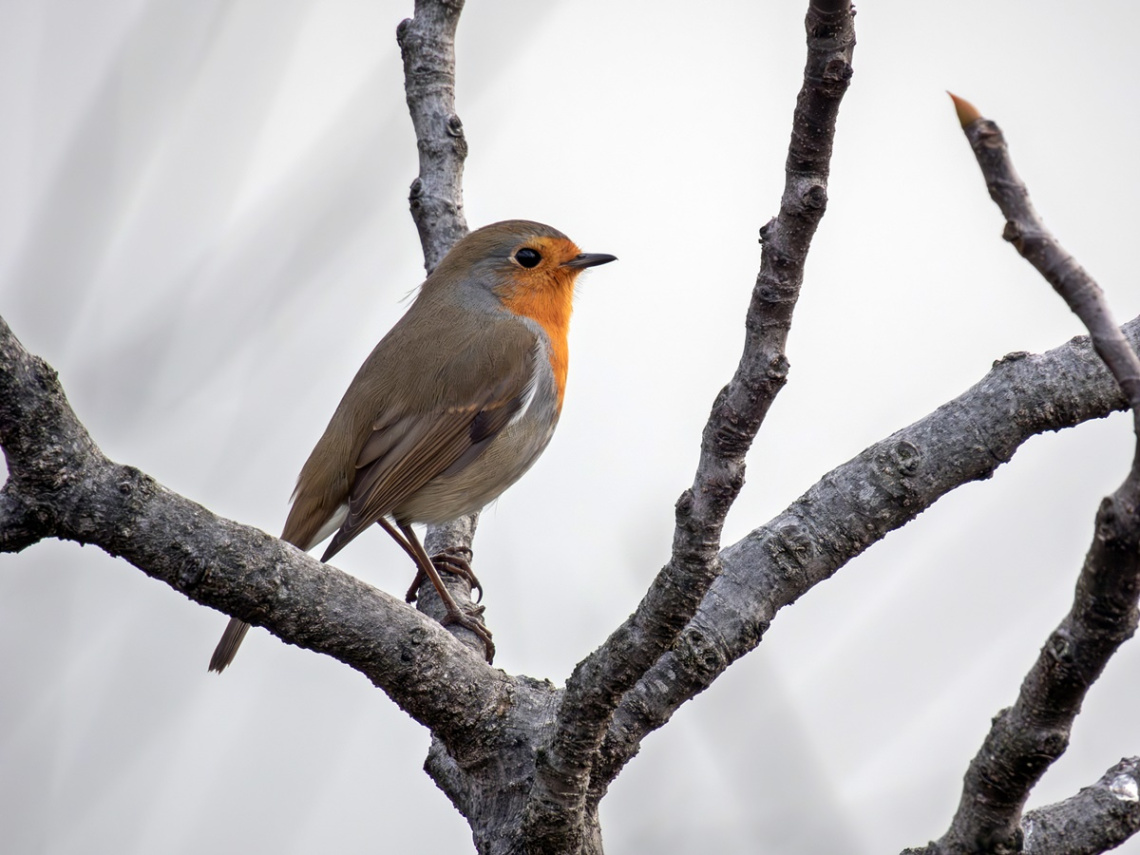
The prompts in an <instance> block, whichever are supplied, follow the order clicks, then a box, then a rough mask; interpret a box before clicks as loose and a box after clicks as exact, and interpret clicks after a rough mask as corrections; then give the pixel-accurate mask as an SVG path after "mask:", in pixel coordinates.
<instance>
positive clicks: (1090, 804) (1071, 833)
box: [1021, 757, 1140, 855]
mask: <svg viewBox="0 0 1140 855" xmlns="http://www.w3.org/2000/svg"><path fill="white" fill-rule="evenodd" d="M1138 781H1140V757H1126V758H1124V759H1123V760H1121V761H1120V762H1119V763H1117V764H1116V765H1115V766H1113V767H1112V768H1111V769H1109V770H1108V771H1107V772H1105V773H1104V776H1103V777H1102V778H1101V779H1100V780H1099V781H1097V782H1096V783H1095V784H1093V785H1092V786H1091V787H1085V788H1084V789H1082V790H1081V791H1080V792H1079V793H1077V794H1076V795H1075V796H1073V797H1072V798H1069V799H1065V800H1064V801H1063V802H1057V803H1056V804H1052V805H1049V806H1047V807H1043V808H1038V809H1037V810H1031V811H1029V812H1028V813H1026V814H1025V816H1024V817H1023V818H1022V820H1021V828H1022V832H1023V836H1024V839H1025V849H1024V850H1023V851H1024V852H1025V855H1096V853H1099V852H1107V851H1108V850H1110V849H1115V848H1116V847H1117V846H1119V845H1120V844H1122V843H1123V842H1124V841H1126V840H1127V839H1128V838H1130V837H1131V836H1132V835H1134V834H1135V833H1136V832H1137V831H1140V790H1138Z"/></svg>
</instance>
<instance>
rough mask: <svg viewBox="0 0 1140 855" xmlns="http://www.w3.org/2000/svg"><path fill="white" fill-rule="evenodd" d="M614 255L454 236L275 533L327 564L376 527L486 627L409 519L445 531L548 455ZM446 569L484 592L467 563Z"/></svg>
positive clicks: (337, 419)
mask: <svg viewBox="0 0 1140 855" xmlns="http://www.w3.org/2000/svg"><path fill="white" fill-rule="evenodd" d="M614 260H615V258H614V256H612V255H601V254H591V253H584V252H581V251H580V250H579V249H578V247H577V246H576V245H575V244H574V242H573V241H571V240H570V239H569V238H567V237H566V235H564V234H562V233H561V232H560V231H558V230H557V229H553V228H551V227H550V226H544V225H542V224H541V223H534V222H529V221H527V220H506V221H504V222H501V223H495V224H493V225H490V226H486V227H485V228H481V229H479V230H478V231H474V232H472V233H471V234H469V235H467V236H466V237H465V238H463V239H462V240H461V241H459V242H458V243H457V244H456V245H455V246H454V247H453V248H452V250H451V252H449V253H448V254H447V256H446V257H445V258H444V259H443V261H441V262H440V263H439V266H438V267H436V269H435V270H434V271H433V272H432V273H431V275H430V276H428V278H427V279H426V280H425V281H424V283H423V285H422V286H421V287H420V290H419V294H418V295H417V296H416V299H415V301H414V302H413V303H412V305H411V307H410V308H409V309H408V311H407V313H406V314H405V315H404V316H403V317H402V318H400V320H399V321H398V322H397V323H396V325H395V326H394V327H392V329H391V330H390V331H389V333H388V334H387V335H386V336H384V338H383V339H381V340H380V343H379V344H377V345H376V347H375V348H374V349H373V351H372V353H371V354H370V355H369V356H368V358H367V359H366V360H365V361H364V364H363V365H362V366H361V367H360V370H359V371H357V373H356V377H354V378H353V380H352V383H351V384H349V387H348V391H347V392H345V393H344V397H343V398H342V399H341V402H340V404H339V405H338V406H337V408H336V412H334V413H333V416H332V419H331V420H330V421H329V424H328V427H327V428H325V432H324V435H323V436H321V438H320V440H319V441H318V442H317V445H316V447H315V448H314V449H313V452H312V454H310V455H309V459H308V460H307V461H306V462H305V465H304V466H303V467H302V469H301V474H300V476H299V477H298V479H297V488H296V489H295V490H294V491H293V505H292V508H291V509H290V511H289V516H288V518H287V519H286V520H285V529H284V531H282V533H281V539H282V540H286V541H288V542H289V543H292V544H293V545H295V546H297V547H299V548H301V549H303V550H306V551H308V550H310V549H312V548H313V547H314V546H316V545H317V544H318V543H320V542H321V541H323V540H324V539H325V538H327V537H329V536H330V535H332V540H331V541H330V543H329V545H328V548H327V549H326V550H325V552H324V555H323V556H322V557H321V560H322V561H328V560H329V559H330V558H332V557H333V556H334V555H336V553H337V552H339V551H340V550H341V549H343V548H344V546H345V545H346V544H347V543H348V542H349V541H351V540H352V539H353V538H354V537H356V536H357V535H358V534H360V533H361V532H362V531H364V530H365V529H366V528H368V527H369V526H371V525H372V524H373V523H378V524H379V525H380V526H381V527H383V528H384V530H385V531H387V532H388V533H389V534H390V535H391V536H392V537H393V538H395V539H396V541H397V542H398V543H399V544H400V545H401V546H402V547H403V548H404V550H405V551H406V552H407V553H408V554H409V555H410V556H412V558H413V560H414V561H415V562H416V565H417V568H418V569H417V574H416V583H413V589H412V590H411V591H409V592H408V594H409V599H413V598H414V591H415V590H416V589H417V588H418V582H419V581H421V580H422V578H423V576H427V578H428V579H430V580H431V582H432V584H433V585H434V586H435V589H436V590H437V591H438V592H439V595H440V598H441V599H442V600H443V603H444V605H445V607H446V608H447V617H446V618H445V619H444V622H445V623H458V624H460V625H462V626H465V627H467V628H469V629H471V630H472V631H473V632H475V634H476V635H478V636H479V638H480V639H482V641H483V644H484V648H485V652H486V655H487V660H488V661H490V660H491V657H492V656H493V653H494V645H493V644H492V643H491V633H490V632H489V631H488V630H487V628H486V627H485V626H484V625H483V624H482V622H480V621H477V620H475V619H474V617H473V615H471V614H468V613H466V612H464V611H463V610H461V609H460V608H459V606H458V605H457V604H456V602H455V600H454V599H453V598H452V596H451V594H450V593H449V592H448V590H447V588H445V587H444V585H443V583H442V581H441V580H440V577H439V573H438V572H437V568H436V566H435V563H433V560H432V559H430V558H428V556H427V553H426V552H425V551H424V548H423V546H422V545H421V544H420V541H419V539H418V538H417V537H416V535H415V533H414V532H413V530H412V523H429V524H441V523H446V522H450V521H451V520H455V519H458V518H459V517H461V516H464V515H465V514H469V513H472V512H474V511H477V510H479V509H480V508H482V507H483V506H484V505H486V504H487V503H488V502H491V501H493V500H494V499H496V498H498V496H499V494H501V493H502V492H503V491H504V490H506V489H507V487H509V486H511V484H513V483H514V482H515V481H517V480H518V479H519V477H520V476H521V475H522V474H523V473H524V472H526V470H527V469H529V468H530V466H531V464H532V463H534V461H535V460H536V459H537V458H538V456H539V455H540V454H541V453H542V452H543V450H544V449H545V448H546V445H547V443H548V442H550V437H551V435H552V434H553V433H554V427H555V425H556V424H557V423H558V417H559V415H560V413H561V411H562V398H563V394H564V392H565V389H566V370H567V366H568V361H569V349H568V345H567V338H566V334H567V331H568V329H569V326H570V310H571V304H572V299H573V295H574V282H575V280H576V279H577V278H578V274H580V273H581V272H582V271H583V270H584V269H585V268H587V267H594V266H595V265H598V264H606V263H608V262H610V261H614ZM435 561H436V563H438V564H439V565H440V567H441V568H442V569H445V570H448V571H450V572H453V573H459V574H460V575H465V576H467V577H468V578H469V580H470V581H472V583H473V585H475V586H478V581H477V580H476V579H475V578H474V576H473V574H471V571H470V568H469V567H467V566H466V562H464V561H462V560H457V559H455V558H453V557H452V558H448V557H446V556H440V557H437V558H436V559H435ZM248 629H249V624H247V623H245V622H244V621H242V620H239V619H237V618H233V619H231V620H230V623H229V625H228V626H227V627H226V631H225V633H224V634H223V635H222V640H221V641H220V642H218V647H217V649H216V650H215V651H214V656H213V658H212V659H211V660H210V670H211V671H218V672H220V671H221V670H222V669H223V668H225V667H226V666H227V665H228V664H229V663H230V662H231V661H232V660H233V658H234V654H236V653H237V649H238V646H239V645H240V644H241V641H242V639H243V638H244V637H245V633H246V631H247V630H248Z"/></svg>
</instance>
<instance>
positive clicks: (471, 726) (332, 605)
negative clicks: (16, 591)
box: [0, 318, 511, 746]
mask: <svg viewBox="0 0 1140 855" xmlns="http://www.w3.org/2000/svg"><path fill="white" fill-rule="evenodd" d="M0 444H2V445H3V448H4V453H5V455H6V457H7V462H8V471H9V477H8V483H7V484H6V485H5V487H4V490H3V494H2V497H3V502H2V503H0V524H2V525H3V528H0V548H2V549H3V550H4V551H17V550H19V549H22V548H24V547H25V546H27V545H28V544H29V543H32V542H34V541H35V540H38V539H41V538H45V537H56V538H60V539H66V540H74V541H76V542H78V543H93V544H95V545H97V546H99V547H101V548H102V549H104V550H106V551H107V552H108V553H110V554H111V555H115V556H122V557H123V558H125V559H126V560H128V561H129V562H130V563H131V564H133V565H134V566H136V567H138V568H139V569H140V570H142V571H143V572H144V573H146V574H147V575H148V576H151V577H153V578H155V579H158V580H160V581H162V582H165V583H166V584H168V585H170V586H171V587H172V588H175V589H176V590H178V591H181V592H182V593H183V594H185V595H186V596H187V597H189V598H190V599H192V600H194V601H195V602H198V603H201V604H202V605H206V606H210V607H212V608H215V609H218V610H220V611H223V612H225V613H227V614H230V615H233V616H236V617H240V618H242V619H243V620H246V621H249V622H250V623H253V624H257V625H260V626H265V627H266V628H267V629H268V630H269V631H270V632H272V633H273V634H274V635H276V636H277V637H278V638H280V639H281V640H282V641H285V642H288V643H290V644H296V645H298V646H300V647H305V648H308V649H310V650H315V651H317V652H320V653H326V654H328V655H330V656H333V657H334V658H336V659H339V660H340V661H342V662H344V663H345V664H347V665H349V666H350V667H352V668H355V669H356V670H357V671H360V672H361V673H362V674H364V675H365V676H366V677H368V679H369V680H371V681H372V682H373V683H374V684H375V685H376V686H378V687H380V688H381V689H383V690H384V691H385V692H386V693H387V694H388V695H389V696H390V697H391V698H392V699H393V700H394V701H395V702H396V703H397V704H399V706H400V707H401V708H402V709H404V710H405V711H406V712H407V713H408V714H409V715H411V716H412V717H413V718H415V719H416V720H417V721H419V722H421V723H422V724H424V725H426V726H427V727H429V728H431V729H432V731H433V733H435V734H436V735H437V736H439V738H441V739H442V740H444V741H445V742H446V743H448V744H449V745H459V746H462V745H464V744H465V743H466V742H467V741H468V740H470V739H471V735H472V733H474V732H475V731H476V730H478V729H480V728H481V727H484V726H485V725H486V720H487V719H488V718H494V716H495V713H494V711H495V710H496V709H497V708H500V707H501V705H502V704H503V703H504V698H505V697H506V695H507V693H508V692H509V691H510V690H511V687H510V682H511V681H510V679H509V678H507V677H506V676H505V675H503V674H502V672H499V671H494V670H492V669H491V668H489V667H488V666H487V665H486V664H485V663H483V662H482V660H481V659H480V658H478V657H475V656H472V655H471V653H470V651H469V650H467V649H466V648H465V647H464V646H463V645H462V644H461V643H459V642H458V641H456V640H455V639H454V638H453V637H452V636H451V635H449V634H448V633H447V632H446V631H445V630H444V629H443V628H442V627H440V626H439V625H438V624H437V623H435V622H433V621H431V620H429V619H428V618H426V617H425V616H423V615H420V614H419V613H417V612H416V611H415V610H413V609H411V608H408V607H407V606H406V605H405V604H404V603H402V602H400V601H399V600H396V599H395V598H393V597H391V596H389V595H388V594H385V593H383V592H381V591H378V590H376V589H375V588H372V587H371V586H369V585H366V584H365V583H363V582H361V581H360V580H358V579H356V578H354V577H352V576H349V575H348V574H346V573H342V572H341V571H339V570H337V569H336V568H334V567H331V566H328V565H325V564H321V563H320V562H318V561H316V560H315V559H313V558H312V557H310V556H308V555H307V554H305V553H303V552H301V551H299V550H297V549H295V548H294V547H292V546H290V545H289V544H287V543H284V542H283V541H280V540H278V539H277V538H275V537H271V536H269V535H268V534H265V533H264V532H261V531H258V530H257V529H253V528H249V527H247V526H242V525H239V524H237V523H234V522H231V521H230V520H226V519H222V518H220V517H218V516H215V515H214V514H212V513H210V512H209V511H208V510H206V509H205V508H203V507H202V506H200V505H197V504H195V503H194V502H191V501H189V500H187V499H185V498H183V497H181V496H179V495H176V494H175V493H172V492H171V491H169V490H167V489H166V488H165V487H163V486H162V485H161V484H159V483H157V482H156V481H155V480H154V479H152V478H150V477H149V476H148V475H146V474H144V473H142V472H140V471H139V470H137V469H135V468H133V467H130V466H123V465H121V464H118V463H115V462H113V461H111V460H108V459H107V458H106V457H105V456H104V455H103V453H102V452H101V451H100V449H99V448H98V446H96V445H95V443H94V442H93V441H92V439H91V437H90V435H89V434H88V433H87V430H86V429H85V428H84V427H83V425H82V424H81V423H80V422H79V420H78V418H77V417H76V415H75V413H74V412H73V411H72V409H71V406H70V405H69V404H68V401H67V398H66V396H65V395H64V392H63V389H62V388H61V387H60V384H59V381H58V379H57V377H56V373H55V371H53V370H52V369H51V368H50V366H48V365H47V364H46V363H45V362H43V360H41V359H39V358H37V357H35V356H32V355H30V354H29V353H28V352H27V351H26V350H25V349H24V348H23V346H22V345H21V344H20V342H19V341H18V340H17V338H16V337H15V335H14V334H13V333H12V330H11V329H10V328H9V327H8V325H7V323H6V322H5V321H4V319H3V318H0Z"/></svg>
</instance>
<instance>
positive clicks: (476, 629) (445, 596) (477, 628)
mask: <svg viewBox="0 0 1140 855" xmlns="http://www.w3.org/2000/svg"><path fill="white" fill-rule="evenodd" d="M397 525H399V526H400V531H402V532H403V533H404V537H405V538H407V542H408V544H409V546H410V547H411V549H412V551H413V552H414V553H415V557H416V564H417V565H418V566H419V568H420V570H419V572H420V573H422V574H423V575H425V576H427V578H428V579H430V580H431V584H432V586H433V587H434V588H435V590H436V593H437V594H439V598H440V599H441V600H442V601H443V605H444V608H446V609H447V614H446V615H445V616H444V618H443V620H441V621H440V623H441V624H443V625H444V626H449V625H450V624H453V623H454V624H459V626H461V627H463V628H465V629H469V630H471V632H473V633H475V635H476V636H477V637H478V638H479V640H480V641H482V642H483V655H484V656H486V657H487V662H488V664H489V663H491V662H493V661H494V659H495V644H494V642H492V641H491V630H489V629H487V627H486V626H484V625H483V622H482V621H480V620H478V619H477V617H478V615H479V614H481V613H482V612H483V607H482V606H480V607H479V608H478V609H477V610H476V611H475V612H474V614H471V613H468V612H465V611H463V609H461V608H459V604H458V603H456V602H455V598H454V597H452V596H451V592H450V591H449V590H447V587H446V586H445V585H444V584H443V579H441V578H440V577H439V571H438V570H436V568H435V564H433V563H432V560H431V559H430V558H429V557H428V554H427V551H426V550H425V549H424V547H423V544H421V543H420V540H419V538H418V537H416V533H415V532H414V531H412V527H411V526H409V525H404V524H402V523H397Z"/></svg>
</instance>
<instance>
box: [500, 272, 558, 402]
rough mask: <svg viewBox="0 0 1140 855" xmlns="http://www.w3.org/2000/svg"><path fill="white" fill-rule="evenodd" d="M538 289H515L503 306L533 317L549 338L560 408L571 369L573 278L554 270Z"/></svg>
mask: <svg viewBox="0 0 1140 855" xmlns="http://www.w3.org/2000/svg"><path fill="white" fill-rule="evenodd" d="M542 278H543V279H544V280H546V281H544V282H542V283H541V284H539V283H535V285H537V286H538V287H526V288H519V289H517V290H515V291H514V292H513V293H512V294H510V295H509V296H508V297H506V298H505V299H504V300H503V305H504V306H506V307H507V309H509V310H510V311H511V312H514V313H515V314H516V315H521V316H523V317H526V318H531V319H532V320H534V321H536V322H537V323H538V325H539V326H541V327H542V328H543V330H545V331H546V334H547V336H549V338H550V368H551V370H553V372H554V384H555V388H556V389H557V391H558V409H559V411H561V409H562V398H563V396H564V395H565V394H566V373H567V371H568V370H569V368H570V346H569V341H568V334H569V332H570V311H571V308H572V305H573V297H574V276H572V275H568V271H557V270H556V271H551V272H550V273H549V274H548V275H547V276H544V277H542Z"/></svg>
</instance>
